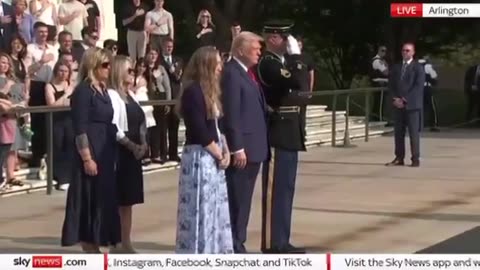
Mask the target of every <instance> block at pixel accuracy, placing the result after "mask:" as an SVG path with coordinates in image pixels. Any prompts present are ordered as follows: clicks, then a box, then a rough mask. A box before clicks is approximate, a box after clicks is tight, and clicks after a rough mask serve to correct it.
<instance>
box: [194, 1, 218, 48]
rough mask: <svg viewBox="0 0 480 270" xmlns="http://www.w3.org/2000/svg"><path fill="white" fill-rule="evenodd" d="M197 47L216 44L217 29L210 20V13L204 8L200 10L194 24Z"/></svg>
mask: <svg viewBox="0 0 480 270" xmlns="http://www.w3.org/2000/svg"><path fill="white" fill-rule="evenodd" d="M195 31H196V33H197V34H196V36H195V38H196V39H197V48H200V47H203V46H214V47H215V46H216V39H217V30H216V27H215V25H214V24H213V21H212V14H210V12H209V11H208V10H206V9H202V10H200V12H199V13H198V17H197V25H196V26H195Z"/></svg>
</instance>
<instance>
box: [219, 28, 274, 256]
mask: <svg viewBox="0 0 480 270" xmlns="http://www.w3.org/2000/svg"><path fill="white" fill-rule="evenodd" d="M261 41H262V38H261V37H260V36H258V35H256V34H254V33H251V32H242V33H240V34H239V35H238V36H237V37H236V38H235V40H234V41H233V42H232V56H233V57H232V60H231V61H229V62H228V63H227V64H226V65H225V67H224V73H223V78H222V83H221V84H222V85H221V86H222V90H223V108H224V113H225V118H224V123H223V124H224V125H223V129H224V132H225V136H226V139H227V142H228V146H229V149H230V152H231V153H232V155H233V157H232V159H231V160H232V165H231V166H230V167H229V168H228V169H227V171H226V176H227V186H228V198H229V203H230V217H231V223H232V234H233V244H234V251H235V252H236V253H246V249H245V246H244V243H245V241H246V239H247V225H248V219H249V216H250V207H251V203H252V195H253V190H254V187H255V180H256V178H257V175H258V172H259V170H260V164H261V163H262V162H264V161H266V160H267V157H268V142H267V124H266V103H265V98H264V96H263V93H262V90H261V89H260V85H259V84H258V82H257V80H256V78H255V75H254V73H253V72H252V71H251V70H250V68H251V67H253V66H254V65H256V64H257V63H258V59H259V58H260V53H261V52H260V50H261V44H260V42H261Z"/></svg>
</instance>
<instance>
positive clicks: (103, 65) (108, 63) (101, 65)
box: [100, 62, 110, 68]
mask: <svg viewBox="0 0 480 270" xmlns="http://www.w3.org/2000/svg"><path fill="white" fill-rule="evenodd" d="M100 67H102V68H110V62H103V63H101V64H100Z"/></svg>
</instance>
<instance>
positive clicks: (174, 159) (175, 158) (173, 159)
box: [168, 156, 182, 162]
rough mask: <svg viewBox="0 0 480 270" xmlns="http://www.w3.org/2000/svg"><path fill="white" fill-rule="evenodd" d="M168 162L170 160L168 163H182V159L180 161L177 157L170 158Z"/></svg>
mask: <svg viewBox="0 0 480 270" xmlns="http://www.w3.org/2000/svg"><path fill="white" fill-rule="evenodd" d="M168 160H170V161H175V162H180V161H182V159H181V158H180V157H179V156H174V157H171V158H169V159H168Z"/></svg>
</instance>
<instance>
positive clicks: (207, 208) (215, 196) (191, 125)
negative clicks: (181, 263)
mask: <svg viewBox="0 0 480 270" xmlns="http://www.w3.org/2000/svg"><path fill="white" fill-rule="evenodd" d="M221 71H222V59H221V57H220V54H219V52H218V51H217V50H216V49H214V48H213V47H202V48H200V49H198V50H197V51H196V52H195V53H194V54H193V56H192V58H191V59H190V62H189V64H188V66H187V68H186V70H185V73H184V78H183V79H184V87H185V89H182V92H181V93H180V97H179V98H180V104H179V106H177V109H178V110H179V112H180V115H181V116H182V117H183V119H184V122H185V128H186V131H185V136H186V142H185V147H184V149H183V153H182V162H181V168H180V181H179V187H178V192H179V194H178V214H177V242H176V252H177V253H206V254H225V253H233V240H232V229H231V225H230V213H229V205H228V195H227V183H226V181H225V171H224V170H225V169H226V168H227V167H228V165H229V163H230V153H229V151H228V148H227V144H226V141H225V137H224V136H223V135H221V134H220V131H219V128H218V119H219V118H220V116H221V115H222V106H221V103H220V101H219V96H220V86H219V77H220V73H221Z"/></svg>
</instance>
